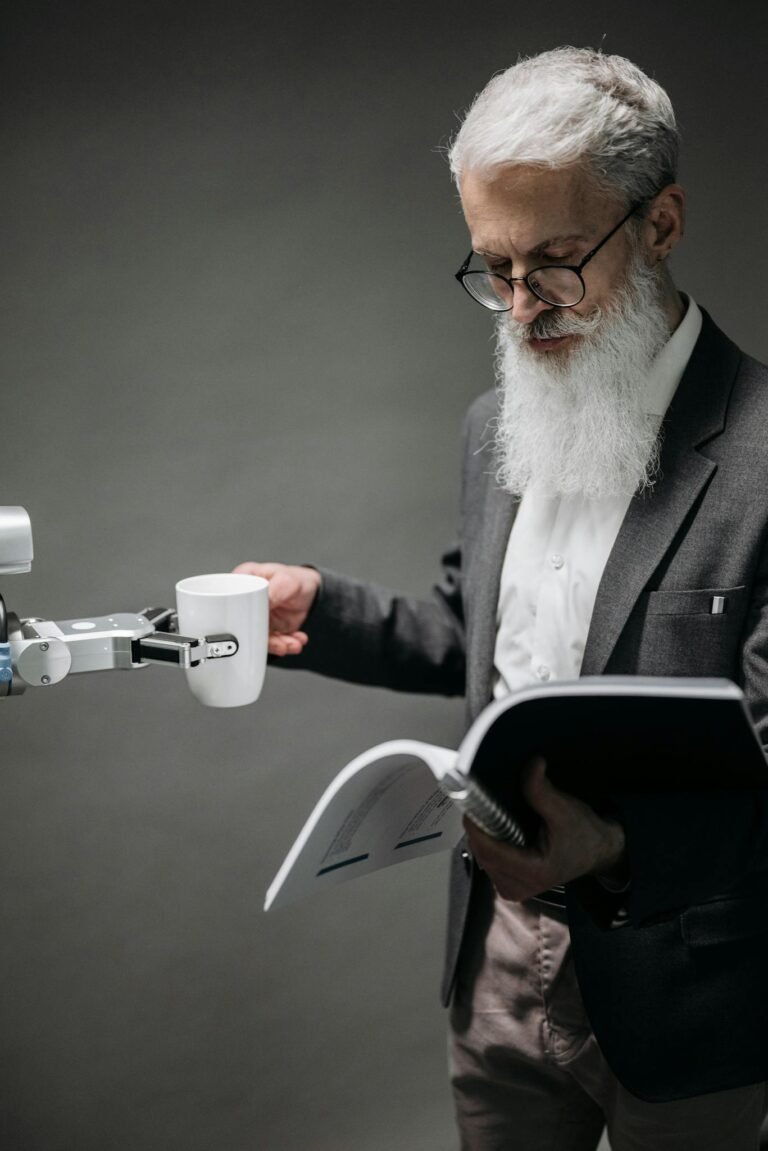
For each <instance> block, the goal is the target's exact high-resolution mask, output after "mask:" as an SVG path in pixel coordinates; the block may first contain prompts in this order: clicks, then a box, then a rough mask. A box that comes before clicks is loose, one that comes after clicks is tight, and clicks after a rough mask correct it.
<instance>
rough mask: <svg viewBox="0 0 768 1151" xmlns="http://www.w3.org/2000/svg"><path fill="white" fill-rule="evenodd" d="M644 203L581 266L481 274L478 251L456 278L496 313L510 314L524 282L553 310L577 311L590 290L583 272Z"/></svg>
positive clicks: (588, 255)
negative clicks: (474, 260) (476, 265)
mask: <svg viewBox="0 0 768 1151" xmlns="http://www.w3.org/2000/svg"><path fill="white" fill-rule="evenodd" d="M642 203H643V201H640V202H639V203H637V204H633V205H632V207H631V208H630V209H629V211H628V212H627V214H626V216H624V217H623V219H621V220H619V222H618V224H617V225H616V226H615V227H614V228H611V230H610V232H609V233H608V235H607V236H605V238H604V239H602V240H601V241H600V243H599V244H598V245H597V246H596V247H594V248H593V249H592V251H591V252H587V254H586V256H585V257H584V259H583V260H582V261H581V263H580V264H545V265H544V266H543V267H541V268H532V269H531V271H530V272H528V273H527V274H526V275H525V276H502V275H500V274H499V273H498V272H479V271H475V270H474V269H473V270H472V271H471V272H470V271H469V270H468V269H469V265H470V263H471V262H472V257H473V256H474V254H475V253H474V251H473V250H471V251H470V253H469V255H468V256H467V258H466V260H465V261H464V263H463V264H462V265H461V267H460V268H459V270H458V272H457V273H456V279H457V280H458V281H459V283H460V284H461V286H462V288H464V289H465V290H466V291H467V292H469V294H470V296H471V297H472V298H473V300H477V302H478V304H482V305H483V307H484V308H490V309H491V311H493V312H508V311H510V310H511V308H512V305H513V302H514V294H515V289H514V285H515V284H516V283H518V282H522V283H524V284H525V286H526V287H527V288H528V290H529V291H530V292H533V294H534V296H538V298H539V299H540V300H543V301H544V303H545V304H551V306H552V307H553V308H573V307H574V306H575V305H576V304H580V303H581V301H582V300H583V299H584V296H585V294H586V291H587V288H586V285H585V283H584V279H583V277H582V274H581V273H582V271H583V270H584V268H585V267H586V266H587V264H588V263H589V261H590V260H591V259H592V258H593V257H594V256H596V255H597V253H598V252H599V251H600V249H601V248H602V247H603V245H604V244H607V243H608V241H609V240H610V238H611V236H615V235H616V233H617V232H618V230H619V228H621V227H623V226H624V224H626V222H627V220H628V219H629V218H630V216H633V215H634V214H635V212H636V211H637V209H638V208H639V207H641V205H642Z"/></svg>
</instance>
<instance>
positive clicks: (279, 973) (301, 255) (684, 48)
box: [0, 0, 768, 1151]
mask: <svg viewBox="0 0 768 1151" xmlns="http://www.w3.org/2000/svg"><path fill="white" fill-rule="evenodd" d="M764 11H765V6H764V5H760V4H755V3H749V2H746V0H745V2H744V3H741V4H739V3H735V4H734V3H731V4H729V5H727V6H718V7H717V9H715V7H714V6H713V7H712V11H711V12H709V14H708V9H707V8H706V6H705V5H702V4H697V5H695V6H693V7H692V6H690V5H684V4H682V3H679V4H674V3H671V4H658V3H651V4H648V3H645V4H638V5H630V4H617V3H615V0H598V2H593V3H587V4H586V5H584V4H575V3H573V2H570V0H569V2H558V0H554V2H552V0H551V2H550V3H548V4H547V5H541V6H535V5H514V4H510V3H508V4H501V3H493V4H491V3H480V4H475V5H474V6H471V5H466V4H457V3H453V2H447V0H446V2H443V3H440V4H429V5H425V4H411V5H406V4H398V3H389V4H386V5H373V6H369V5H363V4H352V3H350V4H344V3H326V4H320V3H315V4H312V3H309V2H307V3H303V4H299V3H294V2H290V0H289V2H285V3H282V4H280V5H278V6H266V5H258V4H255V3H252V2H246V0H243V2H241V3H237V2H228V0H219V2H218V3H216V4H214V3H213V2H210V3H202V4H200V3H198V4H190V3H186V4H182V3H177V4H172V3H164V2H162V0H153V2H152V3H144V2H142V3H139V2H135V3H129V4H125V3H123V4H116V3H111V2H107V3H104V2H103V0H102V2H101V3H98V2H96V0H93V2H91V3H85V2H79V0H76V2H70V3H48V4H45V3H34V2H26V0H25V2H24V3H23V4H20V5H17V7H16V11H14V12H7V13H6V14H5V15H4V17H3V30H2V54H3V59H2V81H0V83H2V87H3V99H2V108H1V109H0V116H1V117H2V155H3V179H2V182H1V186H0V196H1V197H2V199H1V201H0V209H1V210H0V229H1V231H2V253H3V255H2V261H1V262H0V266H1V268H2V273H1V274H2V340H1V341H0V347H1V348H2V353H1V354H2V369H3V370H2V416H3V424H2V426H3V429H4V434H3V438H2V457H1V459H2V488H1V489H0V502H2V503H6V504H14V503H20V504H23V505H25V506H26V507H27V508H28V510H29V511H30V513H31V516H32V521H33V527H34V534H35V544H36V552H37V557H36V560H35V564H34V570H33V572H32V574H31V575H27V576H21V577H19V576H16V577H10V578H6V579H5V581H4V583H3V586H2V591H3V593H4V594H5V596H6V598H7V600H8V603H9V606H10V607H11V608H13V609H14V610H16V611H17V612H18V613H19V614H22V615H30V614H41V615H48V616H50V617H51V618H54V619H55V618H60V619H61V618H67V617H72V616H77V615H87V614H94V613H106V612H110V611H118V610H135V609H139V608H141V607H143V606H145V605H146V604H148V603H169V602H170V601H171V599H172V595H173V585H174V583H175V581H176V580H177V579H179V578H180V577H182V576H185V575H190V574H194V573H197V572H203V571H211V570H213V571H216V570H227V569H228V568H229V567H231V566H233V565H234V564H235V563H237V562H239V561H241V560H245V559H285V560H289V561H303V560H312V561H314V562H317V563H322V564H328V565H331V566H336V567H339V568H342V569H345V570H349V571H351V572H353V573H355V574H358V575H361V576H364V577H376V578H377V579H379V580H381V581H384V582H388V583H394V584H396V585H398V586H401V587H403V588H404V589H407V590H410V591H417V592H418V591H422V590H426V589H427V588H428V586H429V584H430V582H431V580H432V578H433V577H434V575H435V571H436V558H437V555H438V554H439V550H440V549H441V547H442V546H443V544H445V543H446V542H448V541H449V540H450V538H451V535H452V532H453V529H454V526H455V507H456V497H457V490H458V473H457V466H458V456H459V452H458V435H459V429H460V423H461V417H462V413H463V410H464V408H465V407H466V405H467V404H468V402H469V401H470V400H471V399H472V397H473V396H474V395H476V394H477V393H478V392H479V391H481V390H483V389H484V388H486V387H487V386H489V384H490V382H491V361H490V353H491V345H490V343H489V336H490V334H491V323H490V321H489V318H488V317H487V316H486V315H485V314H484V313H483V312H482V311H481V309H480V308H477V307H474V306H473V305H472V303H471V302H470V301H469V300H468V299H467V298H466V297H465V296H464V295H463V293H462V292H461V291H460V289H459V288H458V286H457V285H456V284H455V283H454V281H453V279H452V273H453V272H454V271H455V269H456V267H457V266H458V265H459V263H460V261H461V259H462V258H463V256H464V255H465V252H466V249H467V247H468V244H467V237H466V232H465V229H464V226H463V222H462V219H461V215H460V211H459V207H458V202H457V198H456V195H455V193H454V191H453V190H452V188H451V185H450V182H449V178H448V174H447V167H446V164H445V161H444V159H443V157H442V155H441V151H440V150H441V148H442V147H443V146H444V145H445V143H446V141H447V139H448V137H449V135H450V133H451V132H452V130H453V128H454V126H455V123H456V115H457V113H458V112H459V111H460V110H461V109H463V108H464V107H466V105H467V103H468V101H469V100H470V99H471V97H472V96H473V94H474V93H475V91H476V90H477V89H478V88H480V87H481V86H482V85H483V83H484V82H485V81H486V80H487V79H488V77H489V76H490V75H491V73H492V72H494V71H496V70H498V69H501V68H503V67H506V66H507V65H508V64H510V63H511V62H513V60H514V59H515V57H516V55H517V54H518V53H519V52H524V53H525V52H532V51H537V50H540V49H543V48H547V47H553V46H555V45H557V44H560V43H568V42H570V43H575V44H580V45H581V44H589V45H599V44H600V42H601V40H602V39H603V37H605V40H604V47H605V50H607V51H614V52H619V53H623V54H626V55H628V56H630V57H632V58H633V59H635V60H636V61H637V63H639V64H640V65H641V66H643V67H645V68H646V69H648V70H649V71H650V72H651V73H653V74H654V75H655V76H656V77H657V78H658V79H659V80H660V81H661V82H662V83H663V84H664V85H665V86H666V87H667V89H668V91H669V92H670V94H671V96H672V98H673V101H674V103H675V105H676V107H677V110H678V113H679V118H680V121H681V124H682V129H683V132H684V138H685V159H684V167H683V177H684V181H685V183H686V184H687V185H688V186H689V187H690V192H691V201H690V217H689V224H688V229H687V236H686V241H685V244H684V247H683V249H682V250H681V251H680V254H679V257H676V260H675V263H676V267H677V272H678V277H679V280H680V282H681V284H682V285H683V286H684V287H686V288H687V289H689V290H690V291H691V292H692V293H693V294H694V296H695V297H696V299H697V300H698V301H699V302H700V303H701V304H703V305H705V306H706V307H708V308H709V309H710V310H711V311H712V312H713V313H714V315H715V317H716V318H717V320H718V321H719V323H720V324H721V326H723V327H724V328H725V329H726V330H727V331H728V332H729V333H730V334H731V335H732V336H733V337H734V338H735V339H736V340H737V341H739V342H740V343H741V344H742V345H743V346H745V347H746V348H747V349H748V350H750V351H752V352H754V353H756V354H758V355H762V357H763V358H765V357H766V356H767V355H768V337H767V336H766V330H765V326H764V324H763V315H764V311H765V303H766V301H765V290H764V282H765V274H764V273H765V267H766V257H767V256H768V253H767V252H766V229H765V184H764V175H765V162H764V142H763V141H764V133H763V122H764V115H765V104H764V63H765V49H766V37H765V31H766V29H765V22H764V17H763V15H762V13H763V12H764ZM714 542H715V541H713V543H714ZM0 710H2V729H1V730H2V743H1V744H0V761H1V762H2V777H1V778H0V797H1V802H0V868H1V870H2V917H1V922H0V955H1V957H2V958H1V968H0V1145H1V1146H2V1148H3V1151H6V1149H11V1151H60V1149H61V1151H64V1149H67V1151H69V1149H77V1151H91V1149H92V1151H104V1148H109V1149H110V1151H140V1149H141V1151H143V1149H146V1148H155V1147H157V1148H163V1149H168V1151H176V1149H178V1151H181V1149H183V1151H246V1149H247V1151H255V1149H260V1151H300V1149H305V1148H308V1149H312V1151H347V1149H349V1151H352V1149H354V1151H383V1149H384V1148H390V1147H393V1146H397V1147H403V1148H408V1149H409V1151H445V1149H448V1148H451V1147H454V1146H455V1140H454V1136H453V1134H452V1122H451V1113H450V1102H449V1098H448V1093H447V1089H446V1087H445V1081H444V1079H445V1077H444V1018H443V1015H442V1012H441V1010H440V1008H439V1007H438V1004H437V978H438V969H439V965H440V961H441V948H442V934H443V914H444V891H443V888H444V863H445V861H444V860H443V859H442V858H438V859H436V860H433V861H430V862H427V863H422V864H408V865H404V866H403V867H401V868H399V869H395V870H394V871H392V872H390V873H385V874H381V875H379V876H376V877H373V878H370V879H368V880H366V881H363V882H361V883H359V884H351V885H348V886H347V887H346V888H340V889H339V890H338V891H337V892H335V893H330V894H328V895H326V896H325V897H323V898H321V899H318V900H317V902H316V903H315V904H314V905H304V906H296V907H295V908H291V909H286V910H284V911H282V912H279V913H274V914H273V915H270V916H265V915H263V914H262V912H261V903H262V897H263V892H264V889H265V887H266V886H267V884H268V882H269V881H270V880H271V878H272V876H273V874H274V872H275V870H276V868H277V866H278V864H279V863H280V861H281V859H282V857H283V854H284V852H285V851H286V849H287V847H288V846H289V844H290V843H291V841H292V839H293V836H294V835H295V833H296V832H297V831H298V828H299V827H300V825H301V823H302V822H303V819H304V817H305V815H306V814H307V813H308V811H309V810H310V808H311V806H312V805H313V803H314V802H315V799H316V798H317V796H318V795H319V794H320V791H321V790H322V787H323V786H324V785H325V783H326V782H327V781H328V780H330V778H331V777H332V776H333V774H334V773H335V771H336V770H337V769H338V767H340V766H341V765H342V764H343V763H344V762H346V761H347V760H348V759H349V758H351V757H352V756H353V755H355V754H356V753H358V752H359V751H361V750H362V749H363V748H364V747H366V746H368V745H369V744H370V743H372V742H374V741H377V740H382V739H387V738H392V737H398V736H413V737H419V738H426V739H436V740H438V741H444V742H449V743H453V742H456V741H457V739H458V738H459V736H460V730H461V705H460V704H458V703H456V702H448V701H441V700H430V699H421V698H405V697H402V698H401V697H397V696H394V695H391V694H388V693H386V692H382V691H373V690H364V689H360V688H354V687H349V686H345V685H342V684H336V683H332V682H324V681H322V680H320V679H317V678H314V677H311V676H307V675H304V674H300V675H295V676H289V675H286V674H285V673H279V672H271V673H270V675H269V677H268V682H267V686H266V689H265V692H264V695H263V697H262V700H261V702H260V703H259V704H257V705H256V706H254V707H251V708H244V709H239V710H236V711H231V712H216V711H213V710H206V709H203V708H201V707H199V706H197V705H196V704H195V702H194V701H193V700H192V698H191V697H190V696H189V694H188V693H187V691H186V688H185V684H184V680H183V677H182V676H181V675H180V674H179V673H177V672H175V671H172V670H165V669H159V668H152V669H149V670H146V671H141V672H136V673H131V674H128V673H123V674H118V673H115V674H112V675H102V676H97V677H78V678H77V679H72V680H70V681H68V682H65V683H63V684H61V685H60V686H58V687H56V688H51V689H48V690H35V691H28V692H27V694H26V695H25V696H24V697H22V698H21V699H17V700H10V701H4V702H3V703H2V704H0Z"/></svg>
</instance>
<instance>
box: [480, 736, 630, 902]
mask: <svg viewBox="0 0 768 1151" xmlns="http://www.w3.org/2000/svg"><path fill="white" fill-rule="evenodd" d="M523 794H524V796H525V798H526V800H527V802H528V803H529V804H530V806H531V807H532V808H533V810H534V811H535V812H536V813H537V814H538V815H539V816H540V818H541V821H542V822H541V827H540V830H539V834H538V836H537V839H536V841H535V843H532V844H530V845H529V846H528V847H525V848H520V847H513V846H512V845H511V844H509V843H503V842H501V841H499V840H497V839H491V838H490V836H488V835H486V834H485V833H484V832H482V831H480V829H479V828H478V827H477V825H476V824H474V823H472V821H471V820H470V819H468V818H465V819H464V827H465V829H466V832H467V838H468V840H469V846H470V849H471V851H472V854H473V856H474V857H475V860H476V861H477V863H478V864H479V866H480V867H481V868H482V869H483V871H486V872H487V873H488V876H489V877H490V879H491V882H492V883H493V885H494V887H495V888H496V890H497V891H498V893H499V895H500V896H501V897H502V899H509V900H514V901H516V902H517V901H520V900H523V899H530V898H531V897H532V896H534V895H539V894H540V893H541V892H542V891H546V890H547V889H548V888H550V887H556V886H558V885H559V884H562V883H567V882H568V881H569V880H571V879H577V878H578V877H579V876H581V875H594V874H601V875H610V874H611V873H613V874H614V875H615V874H616V873H617V872H618V870H619V868H620V867H621V864H622V863H623V860H624V831H623V829H622V827H621V824H619V823H616V822H615V821H614V820H607V819H603V818H602V817H601V816H599V815H598V814H597V812H596V811H594V810H593V809H592V808H591V807H590V806H589V805H588V804H586V803H584V802H583V801H582V800H580V799H576V797H575V796H572V795H568V794H567V793H566V792H564V791H560V790H559V789H558V788H556V787H554V786H553V785H552V784H551V783H550V781H549V779H548V778H547V769H546V764H545V762H544V760H543V759H534V760H532V761H531V763H530V764H529V765H528V768H527V771H526V774H525V777H524V779H523Z"/></svg>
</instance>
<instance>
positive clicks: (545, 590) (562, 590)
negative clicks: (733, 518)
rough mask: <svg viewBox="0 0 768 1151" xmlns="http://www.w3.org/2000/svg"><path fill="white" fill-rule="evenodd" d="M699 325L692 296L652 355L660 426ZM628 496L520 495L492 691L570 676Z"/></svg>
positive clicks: (576, 668)
mask: <svg viewBox="0 0 768 1151" xmlns="http://www.w3.org/2000/svg"><path fill="white" fill-rule="evenodd" d="M700 330H701V312H700V311H699V309H698V307H697V306H696V304H695V302H694V301H693V300H691V299H689V300H688V307H687V310H686V313H685V316H684V317H683V319H682V321H681V322H680V324H679V325H678V327H677V329H676V330H675V331H674V332H673V334H672V336H671V337H670V338H669V340H668V341H667V343H666V344H665V345H664V347H663V348H662V350H661V352H660V353H659V355H658V356H657V357H656V359H655V360H654V363H653V366H652V369H651V374H650V377H649V379H648V389H647V392H646V395H645V404H644V406H645V410H646V411H647V412H648V413H649V414H651V415H654V416H656V417H657V418H658V422H659V426H660V425H661V421H662V420H663V418H664V414H665V412H666V410H667V408H668V406H669V403H670V401H671V400H672V397H673V396H674V394H675V391H676V389H677V385H678V384H679V382H680V379H681V377H682V375H683V372H684V370H685V366H686V364H687V363H688V360H689V358H690V355H691V352H692V351H693V346H694V344H695V343H696V340H697V339H698V337H699V332H700ZM630 500H631V496H629V495H620V496H606V497H604V498H602V499H585V498H584V497H583V496H580V495H575V496H546V495H544V494H542V493H541V492H537V491H536V490H535V489H534V488H533V487H531V488H530V489H528V490H527V491H526V492H525V494H524V495H523V498H522V500H521V502H520V506H519V508H518V511H517V516H516V518H515V522H514V524H513V526H512V531H511V533H510V537H509V544H508V546H507V553H506V557H505V559H504V567H503V569H502V574H501V587H500V592H499V605H498V613H497V628H498V630H497V634H496V647H495V651H494V688H493V693H494V696H495V697H496V698H497V699H499V698H501V697H502V696H504V695H506V694H507V693H508V692H510V691H514V690H515V689H516V688H520V687H524V686H526V685H528V684H531V683H536V682H537V681H538V682H544V681H546V680H550V679H577V678H578V676H579V674H580V671H581V662H582V658H583V656H584V648H585V646H586V642H587V632H588V631H589V624H590V620H591V619H592V611H593V609H594V606H595V598H596V596H597V589H598V585H599V583H600V580H601V578H602V575H603V570H604V568H605V565H606V563H607V562H608V556H609V555H610V553H611V549H612V548H613V545H614V543H615V542H616V536H617V535H618V532H619V528H620V527H621V523H622V520H623V519H624V516H625V515H626V512H627V509H628V507H629V504H630Z"/></svg>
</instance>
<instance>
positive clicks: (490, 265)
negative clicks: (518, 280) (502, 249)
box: [485, 260, 510, 276]
mask: <svg viewBox="0 0 768 1151" xmlns="http://www.w3.org/2000/svg"><path fill="white" fill-rule="evenodd" d="M485 266H486V267H487V269H488V271H489V272H498V273H499V275H500V276H508V275H509V268H510V264H509V260H497V261H496V262H495V263H494V262H493V261H492V260H486V261H485Z"/></svg>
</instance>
